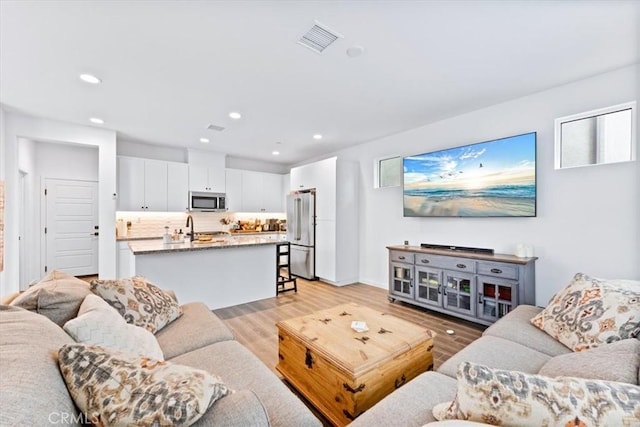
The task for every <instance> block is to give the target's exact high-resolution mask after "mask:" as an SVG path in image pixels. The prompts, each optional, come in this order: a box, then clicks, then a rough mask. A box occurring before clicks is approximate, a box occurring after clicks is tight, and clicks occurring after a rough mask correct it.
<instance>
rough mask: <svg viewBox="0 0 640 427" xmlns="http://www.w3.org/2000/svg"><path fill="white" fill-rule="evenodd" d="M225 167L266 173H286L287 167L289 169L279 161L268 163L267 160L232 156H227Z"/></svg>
mask: <svg viewBox="0 0 640 427" xmlns="http://www.w3.org/2000/svg"><path fill="white" fill-rule="evenodd" d="M226 167H227V169H243V170H250V171H256V172H268V173H279V174H286V173H288V172H289V169H290V168H289V167H288V166H287V165H282V164H279V163H270V162H267V161H260V160H251V159H242V158H239V157H233V156H227V159H226Z"/></svg>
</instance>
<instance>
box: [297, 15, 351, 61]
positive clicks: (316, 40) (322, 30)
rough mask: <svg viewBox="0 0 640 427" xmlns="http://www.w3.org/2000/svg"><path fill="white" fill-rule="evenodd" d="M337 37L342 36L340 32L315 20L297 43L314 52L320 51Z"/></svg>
mask: <svg viewBox="0 0 640 427" xmlns="http://www.w3.org/2000/svg"><path fill="white" fill-rule="evenodd" d="M339 38H342V35H341V34H339V33H337V32H335V31H333V30H330V29H329V28H327V27H326V26H325V25H323V24H320V23H319V22H318V21H316V23H315V25H314V26H313V27H311V29H310V30H309V31H307V32H306V33H305V34H304V35H303V36H302V37H301V38H300V40H298V43H300V44H301V45H303V46H305V47H308V48H309V49H311V50H313V51H315V52H318V53H322V52H323V51H324V50H325V49H326V48H327V47H329V46H330V45H331V44H332V43H333V42H335V41H336V40H338V39H339Z"/></svg>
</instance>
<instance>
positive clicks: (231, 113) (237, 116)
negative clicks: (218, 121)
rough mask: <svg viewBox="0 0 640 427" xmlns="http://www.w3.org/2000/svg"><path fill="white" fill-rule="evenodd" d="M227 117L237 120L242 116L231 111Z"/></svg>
mask: <svg viewBox="0 0 640 427" xmlns="http://www.w3.org/2000/svg"><path fill="white" fill-rule="evenodd" d="M229 117H231V118H232V119H235V120H238V119H239V118H240V117H242V114H240V113H238V112H237V111H232V112H230V113H229Z"/></svg>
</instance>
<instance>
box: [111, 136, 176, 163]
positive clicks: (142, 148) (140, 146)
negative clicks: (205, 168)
mask: <svg viewBox="0 0 640 427" xmlns="http://www.w3.org/2000/svg"><path fill="white" fill-rule="evenodd" d="M117 153H118V156H129V157H140V158H143V159H154V160H164V161H165V162H179V163H187V150H185V149H184V148H176V147H166V146H162V145H151V144H144V143H141V142H133V141H124V140H121V139H118V149H117Z"/></svg>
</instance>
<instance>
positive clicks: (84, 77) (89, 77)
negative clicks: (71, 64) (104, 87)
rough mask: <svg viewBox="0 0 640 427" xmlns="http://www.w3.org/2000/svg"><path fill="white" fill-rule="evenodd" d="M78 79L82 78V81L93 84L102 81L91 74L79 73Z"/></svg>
mask: <svg viewBox="0 0 640 427" xmlns="http://www.w3.org/2000/svg"><path fill="white" fill-rule="evenodd" d="M80 80H82V81H83V82H87V83H91V84H94V85H97V84H98V83H102V80H100V79H99V78H97V77H96V76H94V75H93V74H80Z"/></svg>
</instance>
